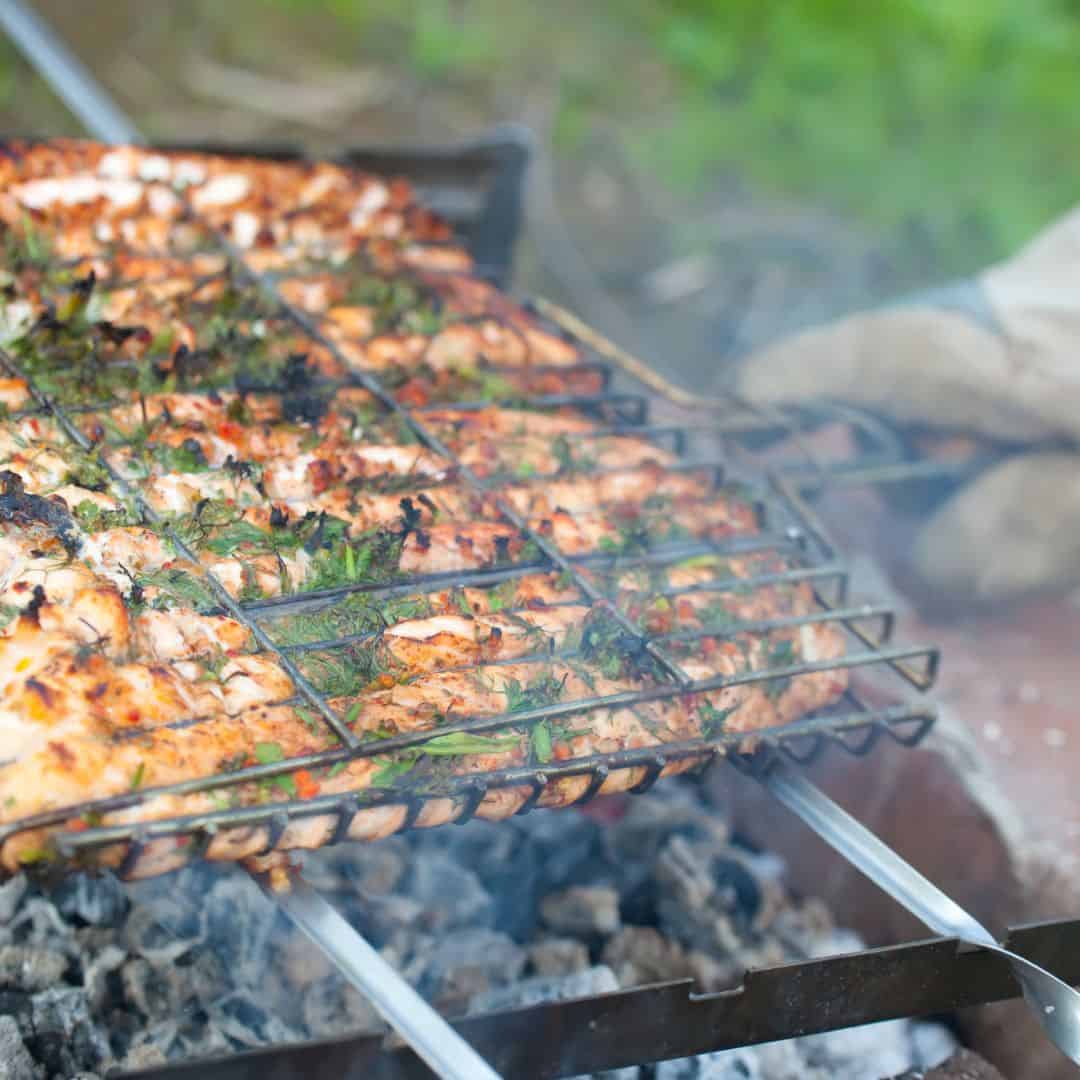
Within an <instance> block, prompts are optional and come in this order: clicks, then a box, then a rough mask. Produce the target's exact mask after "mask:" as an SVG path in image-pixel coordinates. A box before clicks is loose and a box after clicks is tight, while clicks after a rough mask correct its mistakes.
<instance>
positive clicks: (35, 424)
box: [30, 419, 41, 435]
mask: <svg viewBox="0 0 1080 1080" xmlns="http://www.w3.org/2000/svg"><path fill="white" fill-rule="evenodd" d="M30 430H31V431H32V432H33V433H34V434H35V435H40V434H41V425H40V424H39V423H38V422H37V420H33V419H32V420H31V421H30Z"/></svg>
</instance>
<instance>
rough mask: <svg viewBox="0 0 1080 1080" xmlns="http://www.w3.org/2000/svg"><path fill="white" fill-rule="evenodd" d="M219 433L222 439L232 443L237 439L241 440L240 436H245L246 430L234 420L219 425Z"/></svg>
mask: <svg viewBox="0 0 1080 1080" xmlns="http://www.w3.org/2000/svg"><path fill="white" fill-rule="evenodd" d="M217 433H218V435H219V436H220V437H221V438H222V439H226V440H228V441H230V442H231V441H233V440H235V439H239V438H240V436H241V435H243V433H244V429H243V428H242V427H241V426H240V425H239V424H237V423H235V422H234V421H232V420H225V421H224V422H222V423H220V424H218V429H217Z"/></svg>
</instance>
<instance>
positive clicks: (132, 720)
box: [127, 709, 142, 724]
mask: <svg viewBox="0 0 1080 1080" xmlns="http://www.w3.org/2000/svg"><path fill="white" fill-rule="evenodd" d="M141 719H142V714H141V713H140V712H139V710H138V709H128V714H127V722H128V723H129V724H137V723H138V722H139V721H140V720H141Z"/></svg>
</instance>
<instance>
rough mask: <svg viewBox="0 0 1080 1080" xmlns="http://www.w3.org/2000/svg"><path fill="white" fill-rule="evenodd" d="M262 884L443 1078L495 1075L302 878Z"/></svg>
mask: <svg viewBox="0 0 1080 1080" xmlns="http://www.w3.org/2000/svg"><path fill="white" fill-rule="evenodd" d="M256 880H257V881H258V882H259V884H260V885H261V886H262V888H263V890H264V891H265V892H266V893H267V895H268V896H270V898H271V899H273V900H274V901H275V902H276V903H277V904H278V905H280V907H281V909H282V911H284V912H285V914H286V915H288V916H289V918H290V919H292V921H293V922H294V923H296V925H297V926H298V927H299V928H300V929H301V930H302V931H303V932H304V933H305V934H306V935H307V936H308V937H309V938H311V940H312V941H313V942H315V944H316V945H318V946H319V948H320V949H322V950H323V951H324V952H325V953H326V954H327V956H328V957H329V958H330V959H331V961H333V964H334V966H335V967H336V968H337V969H338V970H339V971H340V972H341V973H342V975H344V976H345V978H346V979H348V980H349V982H350V983H352V984H353V986H355V987H356V989H357V990H359V991H360V992H361V993H362V994H363V995H364V996H365V997H366V998H367V999H368V1000H369V1001H370V1002H371V1004H372V1005H374V1006H375V1008H376V1009H377V1010H378V1012H379V1015H380V1016H382V1018H383V1019H384V1020H385V1021H386V1022H387V1023H388V1024H389V1025H390V1026H391V1027H392V1028H394V1030H395V1031H397V1032H398V1033H399V1034H400V1035H401V1036H402V1038H403V1039H405V1041H406V1042H407V1043H408V1044H409V1045H410V1046H411V1047H412V1048H413V1050H415V1051H416V1053H417V1054H418V1055H419V1056H420V1057H421V1058H423V1059H424V1061H426V1062H427V1064H428V1065H430V1066H431V1068H432V1069H433V1070H434V1071H435V1073H436V1074H437V1075H438V1076H441V1077H443V1078H444V1080H499V1074H498V1073H497V1072H495V1070H494V1069H492V1067H491V1066H490V1065H489V1064H488V1063H487V1062H486V1061H485V1060H484V1059H483V1058H482V1057H481V1056H480V1055H479V1054H478V1053H477V1052H476V1051H475V1050H474V1049H473V1048H472V1047H471V1046H470V1045H469V1044H468V1043H467V1042H466V1041H465V1040H464V1039H463V1038H462V1037H461V1036H460V1035H459V1034H458V1033H457V1032H456V1031H455V1030H454V1029H453V1028H452V1027H451V1026H450V1025H449V1024H448V1023H447V1022H446V1020H444V1019H443V1017H441V1016H440V1015H439V1014H438V1013H437V1012H436V1011H435V1010H434V1009H433V1008H432V1007H431V1006H430V1005H429V1004H428V1003H427V1002H426V1001H425V1000H424V999H423V998H422V997H421V996H420V995H419V994H418V993H417V992H416V991H415V990H414V989H413V988H412V987H411V986H410V985H409V984H408V983H407V982H406V981H405V980H404V979H403V978H402V977H401V975H399V974H398V972H397V971H395V970H394V969H393V967H391V966H390V964H388V963H387V962H386V961H385V960H384V959H383V958H382V957H381V956H380V955H379V954H378V953H377V952H376V951H375V949H373V948H372V947H371V945H370V944H368V942H367V941H365V940H364V938H362V937H361V936H360V934H358V933H357V932H356V930H355V929H354V928H353V927H352V926H350V925H349V923H347V922H346V921H345V920H344V919H343V918H342V917H341V915H340V914H339V913H338V912H337V910H336V909H335V908H334V907H333V906H332V905H331V904H330V903H328V902H327V901H326V900H325V899H324V898H323V897H322V896H321V895H320V894H319V893H318V892H316V891H315V890H314V889H313V888H312V887H311V886H310V885H309V884H308V883H307V882H306V881H304V880H303V878H300V877H298V876H293V877H292V879H291V882H292V888H291V889H290V890H289V891H288V892H273V891H272V890H271V889H270V888H269V886H268V884H267V883H266V882H265V881H264V880H263V879H262V878H259V877H256Z"/></svg>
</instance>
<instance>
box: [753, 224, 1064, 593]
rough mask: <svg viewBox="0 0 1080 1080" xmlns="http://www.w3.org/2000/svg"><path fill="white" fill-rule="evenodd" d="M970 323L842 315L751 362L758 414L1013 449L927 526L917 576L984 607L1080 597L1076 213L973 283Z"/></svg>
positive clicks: (944, 310)
mask: <svg viewBox="0 0 1080 1080" xmlns="http://www.w3.org/2000/svg"><path fill="white" fill-rule="evenodd" d="M970 296H971V297H972V298H973V301H974V302H973V303H972V305H971V310H970V311H963V310H959V308H958V306H957V305H956V304H955V303H953V302H951V301H950V304H949V306H947V307H946V306H942V305H941V304H940V303H938V302H936V301H935V300H934V298H933V296H932V295H931V296H929V297H928V298H927V301H926V302H925V303H913V304H908V305H904V306H899V307H895V308H892V309H889V310H886V311H875V312H870V313H867V314H862V315H855V316H851V317H849V318H846V319H842V320H840V321H838V322H836V323H833V324H831V325H828V326H825V327H822V328H820V329H815V330H810V331H807V332H806V333H803V334H800V335H797V336H795V337H794V338H790V339H788V340H787V341H784V342H781V343H780V344H778V345H775V346H773V347H771V348H768V349H766V350H764V351H762V352H760V353H758V354H756V355H754V356H752V357H750V358H749V359H748V360H747V361H746V362H745V363H744V364H743V366H742V368H741V370H740V373H739V381H738V389H739V391H740V392H741V393H743V394H744V395H745V396H746V397H748V398H750V399H751V400H755V401H758V402H762V403H765V402H768V403H775V404H797V403H799V402H802V401H807V400H809V399H812V398H818V399H822V398H824V399H830V400H834V401H846V402H849V403H851V404H853V405H861V406H864V407H868V408H871V409H874V410H875V411H877V412H880V413H882V414H883V415H885V416H889V417H891V418H892V419H894V420H896V421H897V422H899V423H900V424H919V425H926V426H930V427H935V428H939V429H943V430H957V431H964V432H970V433H973V434H977V435H983V436H989V437H993V438H998V439H1006V440H1010V441H1016V442H1036V441H1046V440H1065V441H1069V442H1071V441H1075V442H1076V443H1077V445H1078V451H1077V454H1075V455H1074V454H1072V453H1071V452H1069V451H1064V452H1054V453H1048V452H1032V453H1031V454H1027V455H1025V454H1020V455H1017V456H1016V457H1014V458H1012V459H1010V460H1009V461H1007V462H1005V463H1003V464H1001V465H999V466H997V467H995V468H992V469H990V470H988V471H987V472H985V473H983V474H982V475H981V476H979V477H978V478H977V479H976V480H975V481H974V482H973V483H972V484H970V485H969V486H968V487H967V488H966V489H965V490H963V491H962V492H960V493H959V495H957V496H956V497H954V498H953V499H951V500H950V501H949V502H948V503H946V504H945V505H944V506H943V507H941V508H940V509H939V510H938V511H937V512H936V513H935V514H934V515H933V516H932V517H931V518H930V520H929V521H928V522H927V524H926V526H925V527H924V529H923V531H922V534H921V536H920V538H919V542H918V544H917V548H916V552H915V563H916V569H917V570H918V572H919V573H920V574H921V576H922V577H923V578H924V580H925V581H926V582H927V584H929V585H931V586H933V587H934V588H935V589H942V590H945V591H947V592H948V593H950V594H951V595H953V596H967V597H971V598H973V599H979V600H996V599H1000V598H1004V597H1009V596H1014V595H1017V594H1019V593H1025V592H1030V591H1035V590H1039V589H1045V588H1050V587H1071V586H1074V585H1080V210H1075V211H1073V212H1072V213H1070V214H1068V215H1067V216H1066V217H1065V218H1063V219H1062V220H1060V221H1058V222H1057V223H1056V224H1054V225H1052V226H1051V227H1050V228H1049V229H1047V230H1046V231H1045V232H1043V233H1042V234H1041V235H1039V236H1038V237H1037V238H1036V239H1035V240H1034V241H1032V242H1031V243H1030V244H1028V245H1027V247H1025V248H1024V249H1023V250H1021V251H1020V252H1019V253H1018V254H1017V255H1015V256H1014V257H1013V258H1011V259H1008V260H1006V261H1005V262H1002V263H999V264H997V265H996V266H993V267H991V268H990V269H989V270H987V271H985V272H984V273H983V274H981V275H980V276H979V277H978V278H977V279H976V281H975V282H974V283H973V287H972V288H971V290H970Z"/></svg>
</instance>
